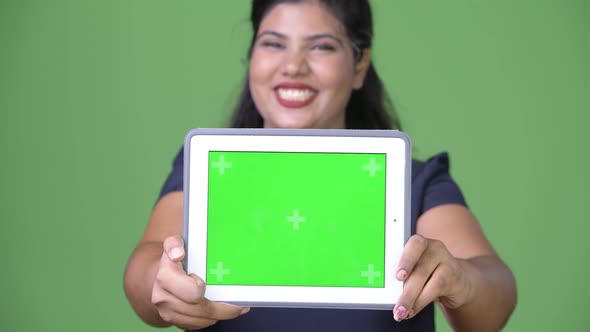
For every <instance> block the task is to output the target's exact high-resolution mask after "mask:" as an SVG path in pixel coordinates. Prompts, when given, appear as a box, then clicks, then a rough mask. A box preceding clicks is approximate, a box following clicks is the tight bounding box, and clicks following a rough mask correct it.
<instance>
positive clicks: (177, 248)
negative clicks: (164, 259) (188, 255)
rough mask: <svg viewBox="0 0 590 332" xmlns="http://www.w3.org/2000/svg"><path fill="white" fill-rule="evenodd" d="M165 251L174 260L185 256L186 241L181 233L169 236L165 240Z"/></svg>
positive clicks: (177, 260) (179, 259) (176, 260)
mask: <svg viewBox="0 0 590 332" xmlns="http://www.w3.org/2000/svg"><path fill="white" fill-rule="evenodd" d="M164 253H165V254H166V255H167V256H168V258H169V259H170V260H171V261H173V262H180V261H181V260H182V259H183V258H184V254H185V252H184V241H183V240H182V237H181V236H180V235H174V236H169V237H167V238H166V239H165V240H164Z"/></svg>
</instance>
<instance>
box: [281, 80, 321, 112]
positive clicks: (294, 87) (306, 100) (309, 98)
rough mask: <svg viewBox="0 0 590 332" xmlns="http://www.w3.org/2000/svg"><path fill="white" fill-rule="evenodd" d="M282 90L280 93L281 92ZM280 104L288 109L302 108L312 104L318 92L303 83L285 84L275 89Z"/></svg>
mask: <svg viewBox="0 0 590 332" xmlns="http://www.w3.org/2000/svg"><path fill="white" fill-rule="evenodd" d="M279 90H280V92H279ZM274 91H275V96H276V98H277V101H278V103H279V104H280V105H281V106H283V107H287V108H301V107H305V106H307V105H309V104H311V103H312V102H313V101H314V99H315V97H316V96H317V93H318V92H317V90H316V89H314V88H312V87H311V86H309V85H307V84H303V83H295V82H284V83H279V84H277V85H276V86H275V88H274Z"/></svg>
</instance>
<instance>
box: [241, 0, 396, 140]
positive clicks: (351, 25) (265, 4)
mask: <svg viewBox="0 0 590 332" xmlns="http://www.w3.org/2000/svg"><path fill="white" fill-rule="evenodd" d="M303 1H305V0H252V12H251V15H250V22H251V23H252V30H253V35H252V41H251V42H250V48H249V50H248V59H250V56H251V54H252V47H253V46H254V42H255V40H256V33H257V32H258V28H259V26H260V22H261V21H262V19H263V18H264V16H265V15H266V14H267V13H268V12H269V11H270V10H271V9H272V8H273V7H274V6H276V5H279V4H282V3H301V2H303ZM319 2H320V3H321V4H322V5H323V6H324V7H325V8H327V9H328V10H330V12H331V13H332V15H334V16H335V17H336V18H337V19H338V20H339V21H340V22H341V23H342V25H343V26H344V28H345V29H346V33H347V34H348V37H349V38H350V40H351V41H352V44H353V52H354V55H355V59H357V61H358V60H360V58H361V56H362V52H363V50H368V49H370V48H371V46H372V42H373V16H372V14H371V6H370V4H369V0H319ZM230 126H231V127H233V128H262V126H263V119H262V117H261V116H260V114H259V113H258V110H257V109H256V105H255V103H254V100H253V99H252V94H251V93H250V87H249V84H248V75H246V80H245V82H244V86H243V88H242V92H241V94H240V97H239V99H238V103H237V105H236V108H235V111H234V114H233V116H232V119H231V124H230ZM346 128H348V129H401V125H400V121H399V118H398V117H397V115H396V114H395V110H394V109H393V104H392V103H391V99H390V98H389V96H388V95H387V92H386V91H385V89H384V87H383V83H382V82H381V79H380V78H379V75H378V74H377V72H376V71H375V67H374V66H373V63H372V62H371V63H370V65H369V68H368V70H367V74H366V76H365V81H364V83H363V86H362V87H361V88H360V89H358V90H353V91H352V94H351V96H350V100H349V101H348V105H347V106H346Z"/></svg>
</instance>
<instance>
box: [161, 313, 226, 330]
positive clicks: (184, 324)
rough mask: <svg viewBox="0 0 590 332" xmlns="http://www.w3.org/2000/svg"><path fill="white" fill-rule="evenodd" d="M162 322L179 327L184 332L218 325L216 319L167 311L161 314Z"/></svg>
mask: <svg viewBox="0 0 590 332" xmlns="http://www.w3.org/2000/svg"><path fill="white" fill-rule="evenodd" d="M160 317H162V320H164V321H165V322H168V323H170V324H173V325H175V326H177V327H178V328H181V329H183V330H195V329H202V328H205V327H208V326H211V325H213V324H215V323H217V321H216V320H214V319H207V318H201V317H194V316H190V315H185V314H182V313H179V312H175V311H166V312H163V313H161V314H160Z"/></svg>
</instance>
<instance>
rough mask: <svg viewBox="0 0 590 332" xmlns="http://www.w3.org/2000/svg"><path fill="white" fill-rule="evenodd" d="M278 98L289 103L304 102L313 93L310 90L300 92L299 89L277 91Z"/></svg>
mask: <svg viewBox="0 0 590 332" xmlns="http://www.w3.org/2000/svg"><path fill="white" fill-rule="evenodd" d="M278 92H279V96H280V97H281V98H282V99H285V100H289V101H305V100H308V99H309V98H311V97H312V96H313V95H314V94H315V92H313V91H312V90H307V89H305V90H300V89H278Z"/></svg>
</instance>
